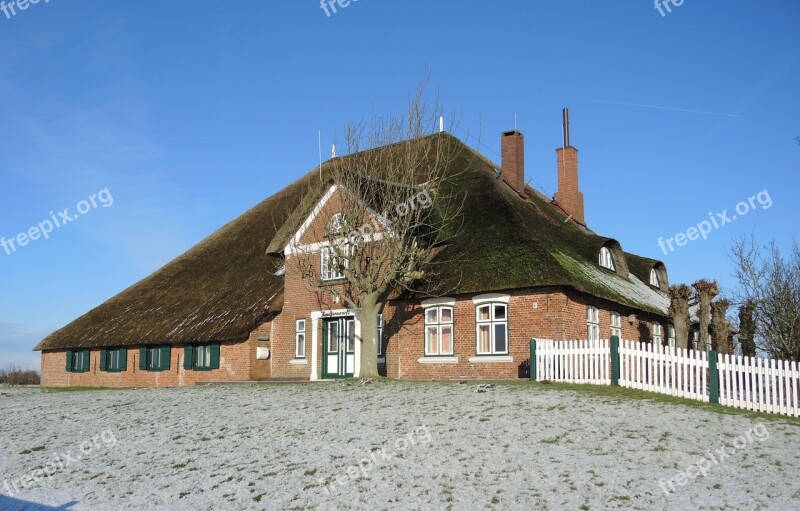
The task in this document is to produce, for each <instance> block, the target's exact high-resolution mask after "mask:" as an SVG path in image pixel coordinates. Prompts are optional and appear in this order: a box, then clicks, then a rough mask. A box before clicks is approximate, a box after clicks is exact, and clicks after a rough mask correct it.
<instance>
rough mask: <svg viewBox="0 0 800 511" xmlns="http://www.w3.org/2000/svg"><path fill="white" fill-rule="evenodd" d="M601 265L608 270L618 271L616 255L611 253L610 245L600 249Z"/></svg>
mask: <svg viewBox="0 0 800 511" xmlns="http://www.w3.org/2000/svg"><path fill="white" fill-rule="evenodd" d="M599 263H600V266H602V267H603V268H605V269H607V270H611V271H617V268H616V266H615V265H614V257H612V255H611V251H610V250H609V249H608V247H603V248H601V249H600V260H599Z"/></svg>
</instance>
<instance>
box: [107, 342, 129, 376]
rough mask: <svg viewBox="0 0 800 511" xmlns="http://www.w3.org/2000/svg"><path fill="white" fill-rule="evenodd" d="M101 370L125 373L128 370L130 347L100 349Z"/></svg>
mask: <svg viewBox="0 0 800 511" xmlns="http://www.w3.org/2000/svg"><path fill="white" fill-rule="evenodd" d="M100 370H101V371H105V372H108V373H124V372H125V371H127V370H128V348H110V349H102V350H100Z"/></svg>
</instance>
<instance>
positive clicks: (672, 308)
mask: <svg viewBox="0 0 800 511" xmlns="http://www.w3.org/2000/svg"><path fill="white" fill-rule="evenodd" d="M669 298H670V303H669V311H668V312H669V315H670V317H671V318H672V325H673V326H674V327H675V345H676V346H677V347H678V348H683V349H686V348H687V347H688V346H689V324H690V321H691V318H690V316H689V302H690V300H691V299H692V288H690V287H689V286H687V285H686V284H680V285H672V286H670V287H669Z"/></svg>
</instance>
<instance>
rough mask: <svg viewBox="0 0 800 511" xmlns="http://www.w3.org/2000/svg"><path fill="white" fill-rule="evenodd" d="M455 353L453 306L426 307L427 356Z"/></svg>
mask: <svg viewBox="0 0 800 511" xmlns="http://www.w3.org/2000/svg"><path fill="white" fill-rule="evenodd" d="M452 355H453V308H452V307H448V306H437V307H428V308H426V309H425V356H426V357H438V356H452Z"/></svg>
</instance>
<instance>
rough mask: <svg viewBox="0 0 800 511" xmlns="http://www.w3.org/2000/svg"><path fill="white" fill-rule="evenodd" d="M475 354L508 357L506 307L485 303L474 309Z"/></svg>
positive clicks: (501, 304) (500, 304)
mask: <svg viewBox="0 0 800 511" xmlns="http://www.w3.org/2000/svg"><path fill="white" fill-rule="evenodd" d="M475 322H476V341H477V342H476V345H477V346H476V349H475V351H476V353H477V354H478V355H508V305H507V304H505V303H487V304H485V305H479V306H477V307H476V308H475Z"/></svg>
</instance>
